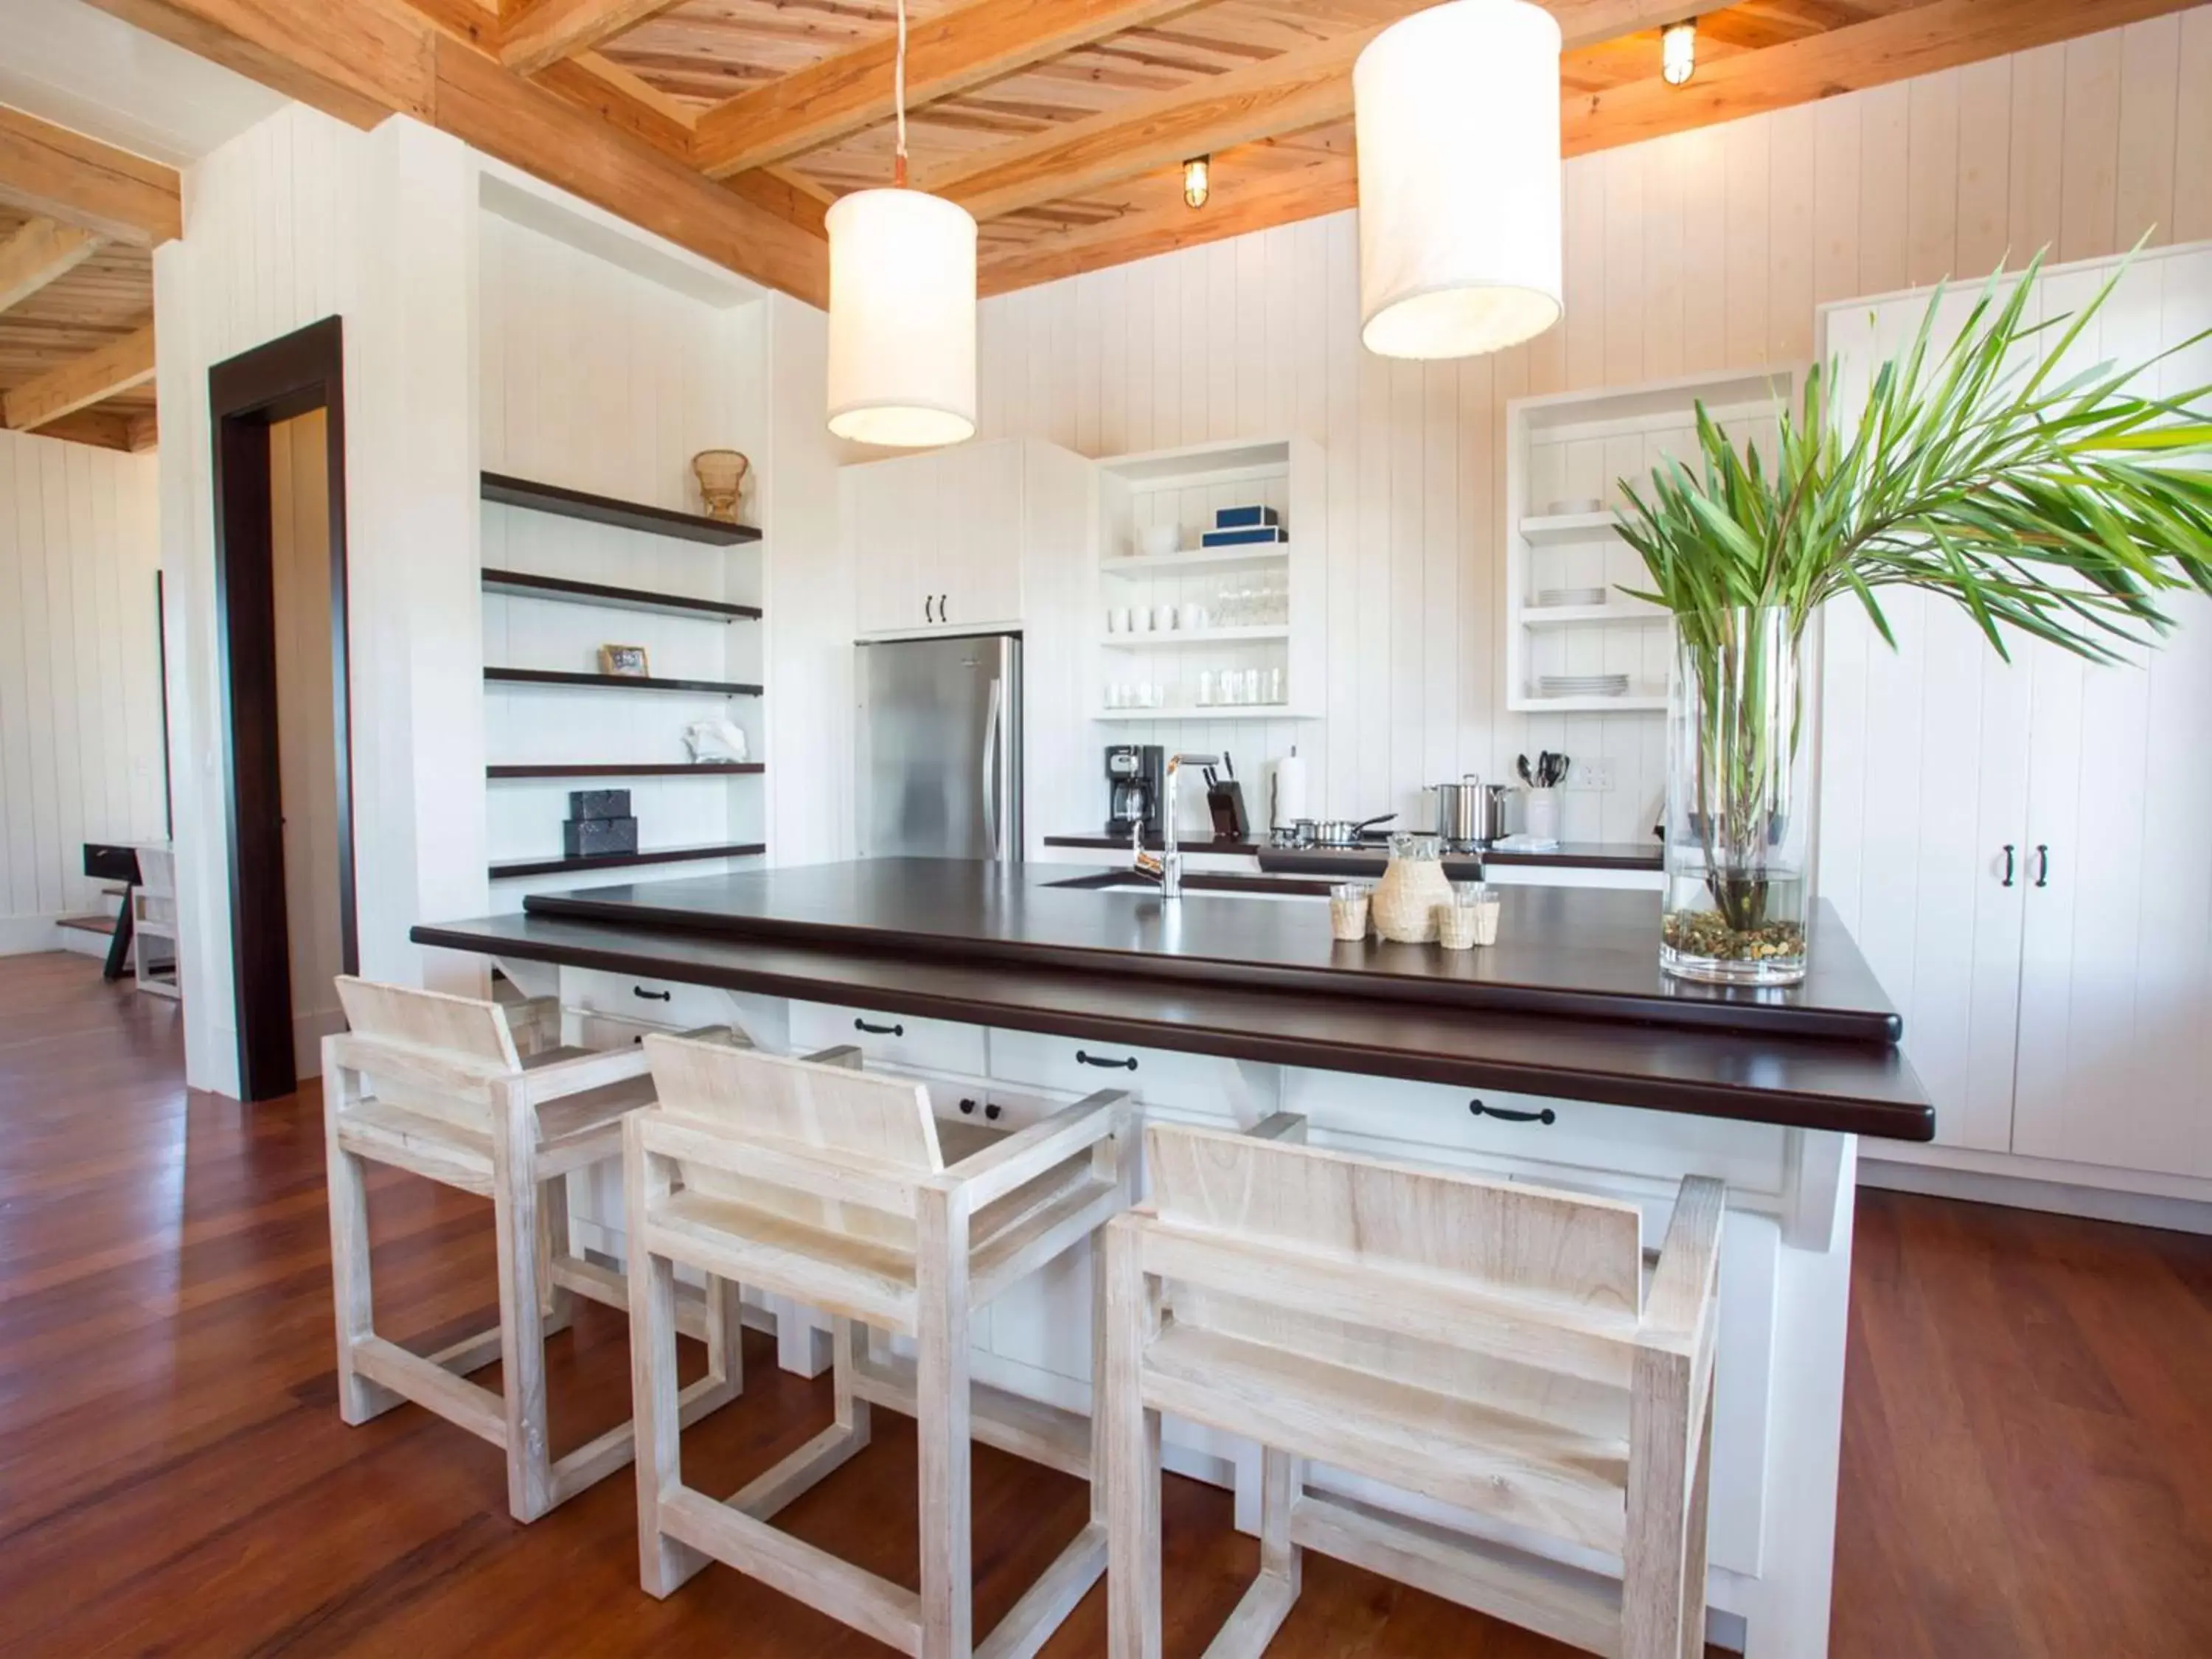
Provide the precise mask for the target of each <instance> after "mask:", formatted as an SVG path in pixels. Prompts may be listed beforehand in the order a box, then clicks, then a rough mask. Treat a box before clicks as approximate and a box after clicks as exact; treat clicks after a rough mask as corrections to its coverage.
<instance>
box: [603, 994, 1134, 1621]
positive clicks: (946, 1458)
mask: <svg viewBox="0 0 2212 1659" xmlns="http://www.w3.org/2000/svg"><path fill="white" fill-rule="evenodd" d="M645 1049H646V1053H647V1055H648V1056H649V1057H650V1059H651V1061H652V1065H653V1083H654V1086H655V1089H656V1091H657V1092H658V1094H659V1104H658V1105H657V1106H656V1107H654V1108H653V1109H652V1110H649V1111H644V1112H640V1113H638V1114H636V1115H634V1116H633V1117H631V1118H630V1119H629V1122H628V1124H627V1126H626V1127H625V1130H624V1143H623V1174H624V1177H625V1180H626V1183H627V1184H626V1197H627V1201H628V1212H629V1249H630V1262H629V1280H630V1352H631V1356H632V1369H633V1394H634V1395H635V1401H636V1411H637V1427H638V1448H639V1453H638V1463H637V1497H638V1543H639V1548H640V1570H641V1578H642V1581H643V1583H644V1585H645V1588H646V1589H647V1591H649V1592H650V1593H651V1594H653V1595H656V1596H665V1595H669V1594H670V1593H671V1591H673V1590H674V1589H676V1588H677V1587H678V1585H680V1584H682V1583H684V1581H685V1580H686V1579H688V1578H690V1577H691V1576H692V1575H693V1574H694V1573H696V1572H697V1571H699V1570H700V1568H701V1567H702V1566H703V1565H706V1562H707V1560H708V1559H709V1558H712V1559H715V1560H719V1561H721V1562H723V1563H724V1564H726V1565H729V1566H732V1567H734V1568H736V1569H737V1570H738V1571H740V1572H743V1573H746V1574H748V1575H750V1576H751V1577H755V1578H757V1579H759V1580H761V1581H762V1582H763V1583H767V1584H769V1585H772V1586H774V1587H775V1589H779V1590H781V1591H782V1592H783V1593H784V1594H785V1595H790V1596H793V1597H795V1598H796V1599H797V1600H799V1601H804V1602H805V1603H806V1604H807V1605H808V1606H810V1607H814V1608H816V1609H817V1610H818V1611H820V1612H822V1613H827V1614H829V1616H830V1617H831V1618H833V1619H838V1620H842V1621H843V1622H844V1623H846V1624H848V1625H849V1626H853V1627H854V1629H856V1630H859V1631H862V1632H866V1634H868V1635H870V1636H872V1637H874V1638H876V1639H877V1640H878V1641H881V1642H884V1643H887V1644H890V1646H892V1647H894V1648H896V1649H898V1650H901V1651H902V1652H905V1653H910V1654H919V1655H921V1656H923V1659H968V1656H969V1654H970V1653H971V1652H975V1653H982V1654H986V1655H988V1656H991V1659H1024V1656H1027V1655H1030V1654H1032V1653H1034V1652H1036V1650H1037V1648H1039V1647H1040V1646H1042V1644H1043V1643H1044V1642H1045V1640H1046V1639H1047V1638H1048V1637H1049V1636H1050V1635H1051V1634H1052V1632H1053V1631H1054V1629H1056V1628H1057V1627H1058V1626H1059V1625H1060V1621H1061V1620H1063V1619H1064V1618H1066V1615H1067V1613H1068V1611H1069V1610H1070V1609H1071V1608H1073V1607H1074V1605H1075V1604H1076V1602H1077V1601H1079V1600H1081V1599H1082V1597H1083V1595H1084V1593H1085V1591H1086V1590H1087V1589H1090V1587H1091V1584H1092V1583H1094V1582H1096V1581H1097V1577H1098V1575H1099V1573H1100V1572H1101V1571H1103V1570H1104V1567H1105V1564H1106V1534H1105V1494H1104V1492H1103V1488H1102V1487H1101V1486H1100V1485H1099V1483H1098V1482H1097V1480H1095V1478H1092V1477H1093V1474H1094V1471H1095V1470H1096V1468H1097V1466H1098V1461H1099V1460H1098V1457H1097V1442H1096V1439H1095V1433H1096V1422H1095V1420H1094V1422H1093V1423H1092V1424H1091V1425H1088V1427H1087V1428H1086V1427H1085V1426H1084V1425H1081V1419H1076V1418H1073V1414H1071V1413H1055V1412H1053V1411H1051V1410H1050V1409H1049V1408H1048V1407H1040V1406H1035V1405H1027V1406H1026V1408H1025V1409H1024V1410H1022V1411H1020V1412H1019V1413H1016V1412H1014V1411H1012V1410H1011V1409H1008V1410H1004V1411H1002V1410H1000V1408H999V1407H1000V1401H999V1399H998V1398H997V1397H996V1395H995V1391H994V1390H989V1389H975V1390H974V1392H973V1394H972V1395H971V1391H970V1388H969V1374H968V1359H969V1354H968V1350H969V1315H970V1313H971V1311H972V1310H974V1309H975V1308H978V1307H981V1306H983V1305H985V1304H987V1303H989V1302H990V1301H991V1300H992V1298H993V1297H995V1296H997V1295H998V1294H999V1293H1000V1291H1004V1290H1006V1289H1007V1288H1008V1287H1009V1286H1011V1285H1014V1284H1016V1283H1018V1281H1020V1280H1021V1279H1024V1278H1026V1277H1027V1276H1028V1275H1029V1274H1030V1273H1034V1272H1036V1270H1037V1269H1038V1268H1039V1267H1043V1266H1044V1265H1045V1264H1046V1263H1047V1262H1048V1261H1052V1260H1054V1258H1055V1257H1057V1256H1059V1255H1060V1254H1061V1253H1062V1252H1063V1251H1066V1250H1067V1249H1071V1248H1072V1247H1073V1246H1074V1245H1075V1244H1077V1243H1079V1242H1080V1241H1082V1240H1083V1239H1085V1238H1088V1237H1091V1234H1092V1233H1093V1232H1095V1231H1097V1228H1098V1227H1099V1226H1100V1225H1102V1224H1103V1223H1104V1222H1105V1221H1106V1220H1107V1219H1108V1218H1109V1217H1111V1216H1113V1215H1114V1214H1115V1213H1116V1212H1118V1211H1120V1210H1121V1209H1123V1208H1125V1207H1127V1204H1128V1202H1129V1200H1130V1198H1131V1196H1132V1195H1133V1182H1134V1178H1135V1156H1134V1154H1135V1152H1136V1147H1135V1143H1134V1136H1133V1124H1134V1115H1133V1108H1132V1106H1131V1103H1130V1100H1129V1097H1128V1096H1127V1094H1126V1093H1123V1092H1121V1091H1104V1092H1102V1093H1099V1094H1094V1095H1092V1096H1091V1097H1089V1098H1087V1099H1085V1100H1083V1101H1080V1102H1079V1103H1076V1104H1074V1105H1072V1106H1069V1107H1066V1108H1065V1109H1062V1110H1060V1111H1059V1112H1056V1113H1054V1114H1053V1115H1050V1116H1048V1117H1047V1118H1045V1119H1044V1120H1043V1121H1041V1122H1038V1123H1036V1124H1033V1125H1032V1126H1031V1127H1029V1128H1026V1129H1024V1130H1021V1131H1020V1132H1018V1133H1013V1134H1008V1135H1003V1136H1002V1135H998V1134H996V1133H993V1132H987V1131H981V1130H980V1129H979V1128H976V1127H972V1126H969V1125H966V1124H961V1125H957V1126H956V1125H954V1124H951V1123H945V1124H939V1122H938V1121H937V1120H936V1118H935V1117H934V1116H933V1114H932V1113H931V1110H930V1104H929V1095H928V1091H927V1090H926V1089H925V1088H923V1086H922V1085H921V1084H919V1083H916V1082H915V1081H914V1080H912V1079H900V1078H896V1077H892V1076H889V1075H868V1074H864V1073H860V1069H859V1068H860V1053H859V1051H858V1050H857V1049H843V1050H833V1051H831V1052H830V1053H829V1054H825V1055H817V1056H816V1057H815V1058H814V1059H813V1060H783V1059H775V1058H770V1057H769V1056H767V1055H764V1054H757V1053H747V1052H743V1051H738V1050H732V1049H729V1048H716V1047H714V1046H712V1045H709V1044H706V1043H701V1042H685V1041H683V1040H681V1039H676V1038H670V1037H663V1036H648V1037H647V1038H646V1040H645ZM831 1061H835V1062H836V1063H829V1062H831ZM985 1140H987V1142H988V1144H986V1145H982V1146H981V1149H980V1150H977V1151H975V1152H973V1153H972V1154H971V1155H969V1156H965V1157H961V1156H958V1153H959V1152H961V1151H962V1150H963V1147H964V1146H965V1145H966V1144H969V1143H975V1142H979V1141H985ZM948 1148H949V1149H950V1152H948ZM948 1157H950V1158H952V1159H953V1161H951V1162H949V1163H948ZM679 1262H680V1263H684V1264H688V1265H689V1266H691V1267H696V1268H698V1269H700V1270H701V1271H702V1272H705V1273H712V1274H719V1275H720V1276H722V1277H724V1278H726V1279H732V1280H742V1281H743V1282H744V1283H745V1284H746V1285H752V1286H755V1287H757V1288H759V1289H763V1290H766V1291H771V1292H775V1293H780V1294H781V1295H785V1296H788V1297H792V1298H793V1300H795V1301H798V1302H801V1303H805V1304H811V1305H812V1306H815V1307H817V1308H820V1309H823V1310H825V1311H827V1312H828V1313H829V1314H830V1315H831V1316H833V1317H834V1319H835V1321H836V1329H835V1344H834V1346H835V1352H836V1358H835V1370H836V1421H835V1422H834V1423H832V1424H831V1425H830V1426H829V1428H828V1429H825V1430H824V1431H823V1432H822V1433H821V1434H820V1435H818V1436H817V1437H815V1438H814V1439H813V1440H812V1441H811V1442H809V1443H807V1444H806V1445H805V1446H802V1447H801V1448H799V1450H797V1451H796V1452H793V1454H792V1455H790V1456H789V1457H787V1458H785V1459H784V1460H783V1461H782V1462H780V1463H778V1464H777V1465H776V1466H775V1468H771V1469H769V1471H768V1472H767V1473H766V1474H763V1475H761V1476H760V1477H759V1478H758V1479H757V1480H754V1481H752V1482H751V1483H750V1485H748V1486H745V1487H744V1489H743V1490H742V1491H740V1492H738V1493H737V1494H736V1495H734V1496H733V1497H732V1498H729V1499H728V1501H727V1502H719V1501H717V1500H716V1499H714V1498H710V1497H708V1495H706V1494H705V1493H703V1492H698V1491H696V1490H694V1489H693V1488H691V1487H690V1486H685V1485H684V1480H683V1475H682V1470H681V1467H680V1463H679V1459H678V1420H677V1419H678V1411H677V1401H678V1396H677V1394H676V1355H675V1347H674V1344H673V1342H672V1340H671V1325H670V1314H671V1306H672V1301H671V1298H672V1297H673V1295H674V1291H675V1277H674V1273H675V1267H676V1265H677V1264H678V1263H679ZM1101 1307H1103V1304H1094V1319H1095V1318H1096V1316H1097V1310H1098V1309H1099V1308H1101ZM871 1327H872V1328H877V1329H879V1330H884V1331H889V1332H892V1333H896V1334H902V1335H906V1336H909V1337H912V1338H913V1339H914V1340H915V1345H916V1348H917V1351H918V1352H917V1356H916V1358H915V1361H913V1362H912V1363H910V1364H909V1363H908V1362H904V1361H902V1360H899V1359H897V1358H894V1357H892V1356H890V1355H889V1354H885V1355H882V1356H878V1357H874V1358H872V1357H871V1356H870V1354H869V1352H868V1345H867V1334H868V1330H869V1328H871ZM1103 1352H1104V1345H1103V1342H1102V1343H1099V1344H1097V1353H1098V1355H1099V1356H1100V1357H1101V1358H1102V1360H1103ZM1094 1375H1095V1373H1094ZM871 1401H873V1402H875V1403H880V1404H887V1405H892V1406H895V1407H897V1408H898V1409H900V1410H902V1411H909V1412H911V1413H913V1415H914V1418H915V1431H916V1435H917V1438H918V1440H919V1443H920V1461H921V1594H920V1595H916V1594H915V1592H914V1591H912V1590H909V1589H905V1588H904V1587H903V1586H902V1585H898V1584H895V1583H891V1582H890V1580H888V1579H884V1578H879V1577H877V1576H875V1575H874V1574H873V1573H870V1572H866V1571H862V1570H861V1569H860V1568H858V1567H855V1566H854V1565H850V1564H849V1563H848V1562H845V1561H842V1560H840V1559H838V1558H837V1557H836V1556H834V1555H831V1554H829V1553H828V1552H826V1551H824V1550H821V1549H818V1548H817V1547H814V1546H813V1545H811V1544H807V1543H805V1542H802V1541H799V1539H796V1538H794V1537H793V1536H791V1535H790V1534H788V1533H785V1532H782V1531H780V1530H778V1529H777V1528H775V1527H773V1526H770V1525H769V1517H770V1516H773V1515H774V1514H775V1512H776V1511H777V1510H779V1509H781V1508H782V1507H783V1506H784V1505H785V1504H788V1503H789V1502H791V1500H792V1499H793V1498H797V1497H798V1496H799V1494H800V1493H802V1492H805V1491H806V1490H807V1489H808V1488H809V1487H811V1486H813V1485H814V1484H815V1483H816V1482H817V1481H819V1480H821V1479H822V1478H823V1476H825V1475H827V1474H829V1472H830V1471H831V1470H833V1469H835V1468H837V1467H839V1466H840V1465H841V1464H842V1463H844V1462H846V1461H847V1460H848V1459H849V1458H850V1457H852V1456H853V1455H854V1453H856V1452H858V1451H859V1450H860V1449H862V1448H863V1447H865V1446H866V1444H867V1443H868V1437H869V1406H870V1402H871ZM1059 1419H1065V1421H1060V1420H1059ZM1070 1426H1073V1428H1074V1431H1075V1435H1076V1436H1077V1437H1079V1438H1075V1439H1074V1442H1073V1444H1072V1445H1071V1444H1070V1439H1071V1437H1070V1436H1069V1435H1068V1434H1067V1433H1066V1429H1067V1428H1069V1427H1070ZM971 1435H972V1436H973V1437H976V1438H980V1439H983V1440H985V1441H986V1442H987V1443H993V1444H996V1445H999V1446H1001V1447H1003V1448H1005V1449H1009V1450H1012V1451H1014V1452H1016V1453H1018V1454H1019V1455H1024V1456H1027V1457H1031V1458H1033V1459H1035V1460H1036V1461H1039V1462H1046V1463H1048V1464H1050V1465H1051V1466H1052V1467H1054V1468H1061V1469H1063V1470H1066V1471H1068V1472H1070V1473H1074V1474H1080V1475H1082V1476H1084V1477H1085V1478H1092V1486H1091V1493H1092V1496H1091V1523H1090V1524H1089V1525H1088V1526H1086V1527H1085V1528H1084V1530H1083V1531H1082V1532H1081V1533H1079V1534H1077V1536H1076V1538H1075V1540H1074V1541H1073V1542H1072V1543H1071V1544H1070V1545H1069V1546H1068V1547H1067V1548H1066V1550H1065V1551H1063V1552H1062V1553H1061V1554H1060V1557H1059V1558H1058V1559H1056V1560H1055V1561H1054V1563H1053V1565H1051V1566H1049V1567H1048V1568H1047V1569H1046V1570H1045V1571H1044V1573H1043V1574H1042V1577H1040V1578H1039V1579H1038V1581H1037V1582H1036V1584H1035V1585H1034V1586H1032V1587H1031V1588H1030V1590H1029V1591H1028V1592H1027V1594H1025V1595H1024V1596H1023V1597H1022V1599H1021V1600H1020V1601H1018V1603H1016V1605H1015V1606H1014V1607H1013V1608H1012V1611H1011V1612H1009V1613H1007V1614H1006V1618H1005V1620H1003V1621H1002V1622H1001V1623H1000V1626H999V1627H998V1628H997V1629H996V1630H995V1631H994V1632H992V1633H991V1636H990V1638H989V1640H988V1641H987V1642H985V1643H984V1644H982V1646H981V1648H977V1647H976V1646H975V1641H974V1628H973V1616H972V1610H971V1608H970V1606H969V1593H970V1577H971V1572H970V1541H969V1531H970V1516H969V1438H970V1437H971ZM1080 1437H1089V1439H1088V1444H1087V1445H1086V1444H1085V1440H1084V1438H1080Z"/></svg>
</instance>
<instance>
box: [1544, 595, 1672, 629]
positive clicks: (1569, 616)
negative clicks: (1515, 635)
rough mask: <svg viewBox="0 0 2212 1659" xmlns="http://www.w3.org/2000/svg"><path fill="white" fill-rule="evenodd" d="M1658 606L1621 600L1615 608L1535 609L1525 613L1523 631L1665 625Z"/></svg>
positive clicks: (1665, 618) (1574, 606) (1583, 606)
mask: <svg viewBox="0 0 2212 1659" xmlns="http://www.w3.org/2000/svg"><path fill="white" fill-rule="evenodd" d="M1666 620H1667V613H1666V612H1665V611H1662V610H1661V609H1660V608H1659V607H1658V606H1657V605H1644V604H1642V603H1640V602H1638V601H1637V600H1635V599H1621V600H1618V601H1616V602H1615V603H1613V604H1611V605H1528V606H1525V607H1524V608H1523V609H1522V612H1521V625H1522V627H1523V628H1595V627H1601V626H1607V625H1610V624H1613V623H1662V622H1665V621H1666Z"/></svg>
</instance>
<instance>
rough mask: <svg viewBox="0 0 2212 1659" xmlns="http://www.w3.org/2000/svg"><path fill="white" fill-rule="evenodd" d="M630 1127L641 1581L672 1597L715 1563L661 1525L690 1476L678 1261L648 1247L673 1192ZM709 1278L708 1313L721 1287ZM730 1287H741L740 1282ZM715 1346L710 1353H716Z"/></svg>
mask: <svg viewBox="0 0 2212 1659" xmlns="http://www.w3.org/2000/svg"><path fill="white" fill-rule="evenodd" d="M667 1190H668V1171H667V1169H666V1166H665V1164H662V1162H661V1161H660V1160H659V1159H658V1158H653V1157H652V1156H651V1155H650V1154H648V1153H647V1152H646V1151H645V1149H644V1148H643V1147H642V1146H640V1145H639V1144H638V1138H637V1127H636V1124H635V1122H634V1121H633V1122H630V1123H627V1124H625V1125H623V1205H624V1210H625V1213H626V1214H627V1215H628V1216H629V1218H630V1221H629V1382H630V1401H631V1411H632V1413H633V1416H632V1427H633V1428H634V1429H635V1432H636V1435H637V1551H638V1582H639V1583H641V1584H642V1585H643V1586H644V1588H645V1593H646V1594H647V1595H654V1596H665V1595H671V1594H673V1593H674V1591H675V1590H676V1589H677V1588H678V1586H679V1585H681V1584H682V1583H684V1580H686V1579H688V1578H690V1577H691V1576H692V1575H693V1574H694V1573H696V1572H697V1571H699V1569H700V1568H702V1567H703V1566H705V1565H707V1558H706V1557H705V1556H704V1555H702V1554H701V1553H699V1552H698V1551H697V1550H695V1549H692V1548H690V1547H689V1546H688V1545H684V1544H679V1543H678V1542H677V1541H675V1540H674V1539H672V1538H671V1537H669V1536H668V1535H667V1534H665V1533H664V1532H663V1531H662V1530H661V1527H660V1498H661V1494H662V1493H663V1492H671V1491H673V1490H674V1489H675V1488H676V1487H677V1486H679V1485H680V1484H681V1483H682V1480H683V1443H682V1438H681V1437H682V1434H683V1422H682V1418H681V1415H680V1413H681V1411H682V1407H680V1406H678V1403H677V1388H676V1264H675V1263H673V1262H671V1261H669V1260H668V1259H667V1258H666V1257H665V1256H658V1255H653V1253H652V1252H651V1251H650V1250H648V1249H646V1247H645V1228H644V1225H643V1218H644V1217H645V1216H646V1215H647V1213H648V1209H647V1206H648V1203H649V1202H650V1197H651V1195H653V1194H658V1195H659V1196H663V1197H665V1195H666V1194H667ZM720 1282H721V1281H720V1280H714V1279H710V1280H709V1281H708V1290H707V1299H708V1320H709V1322H710V1323H711V1322H712V1321H713V1319H714V1311H713V1310H714V1303H715V1300H716V1297H715V1293H714V1286H715V1285H717V1284H718V1283H720ZM730 1289H731V1291H732V1292H734V1291H736V1289H737V1286H736V1285H731V1286H730ZM712 1352H713V1349H712V1346H711V1345H710V1348H709V1357H710V1359H711V1357H712Z"/></svg>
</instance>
